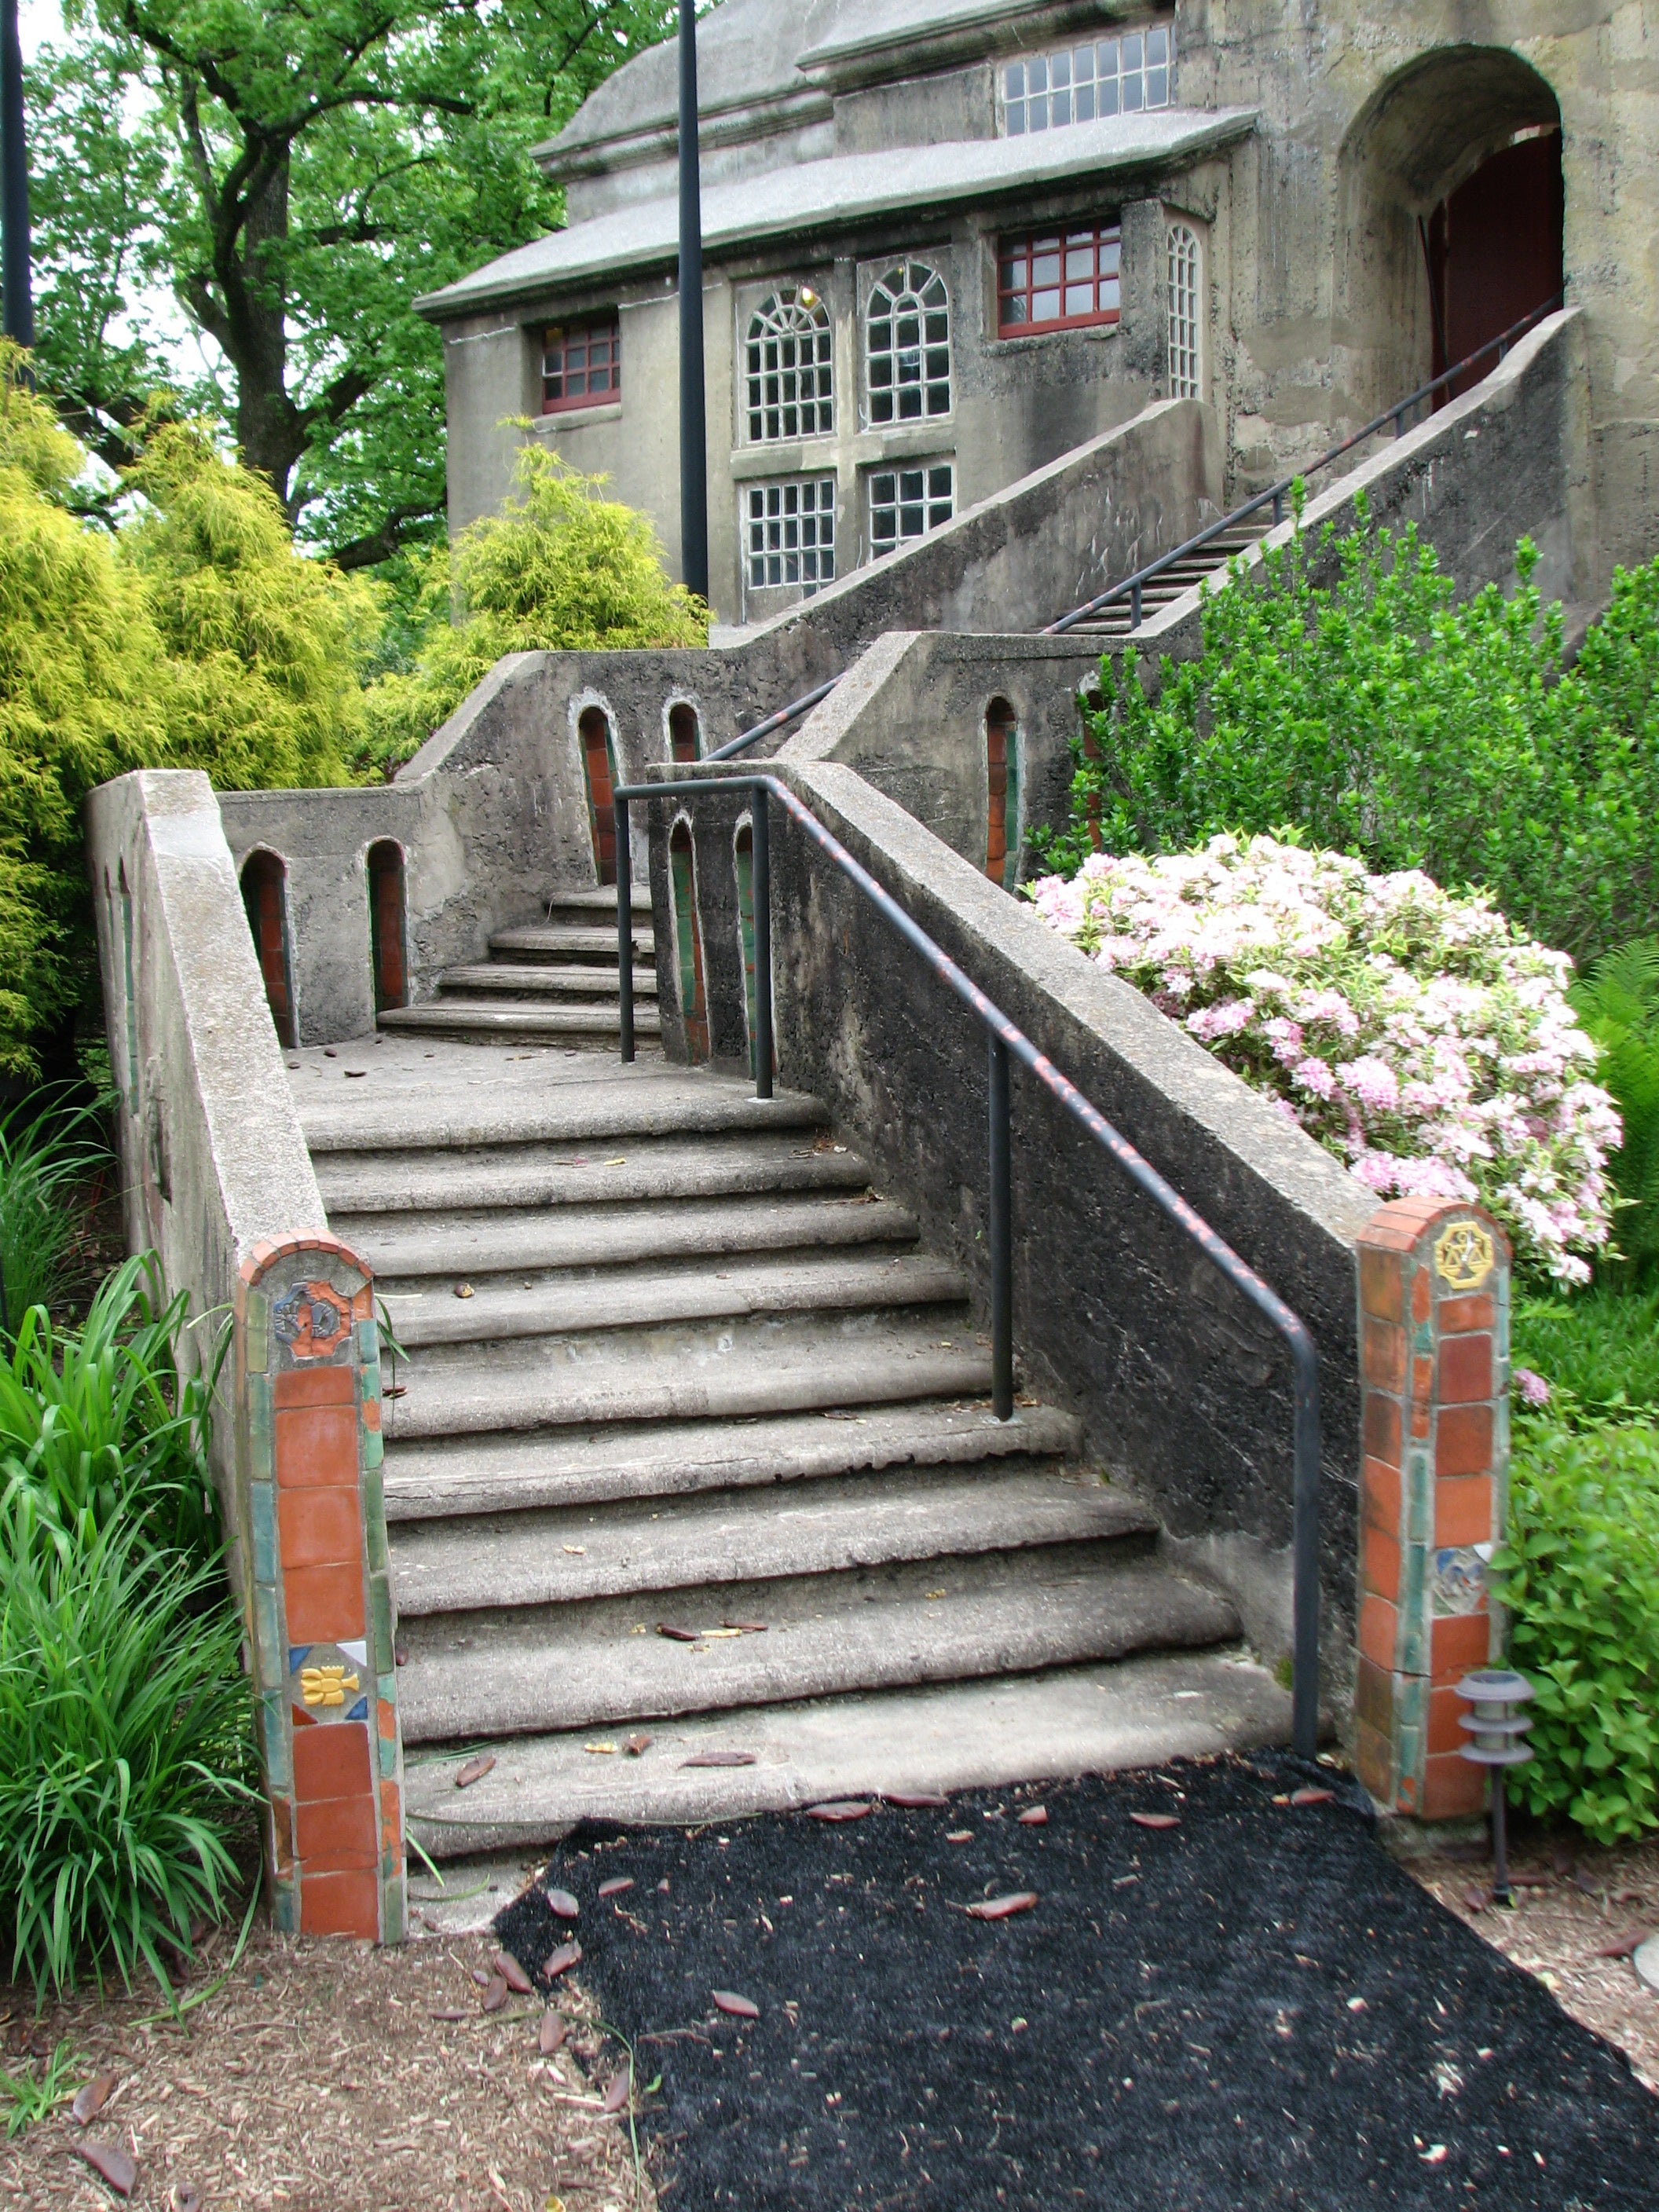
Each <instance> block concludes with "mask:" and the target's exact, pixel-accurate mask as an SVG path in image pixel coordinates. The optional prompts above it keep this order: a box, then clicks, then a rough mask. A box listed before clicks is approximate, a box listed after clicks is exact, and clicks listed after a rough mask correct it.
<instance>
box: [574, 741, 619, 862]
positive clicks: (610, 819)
mask: <svg viewBox="0 0 1659 2212" xmlns="http://www.w3.org/2000/svg"><path fill="white" fill-rule="evenodd" d="M576 734H577V737H578V738H580V743H581V750H582V775H583V778H584V780H585V781H586V787H587V826H588V830H589V834H590V835H591V836H592V840H593V868H594V872H595V874H596V875H597V876H598V878H599V881H600V882H601V883H602V884H614V883H615V882H616V880H617V806H616V801H615V799H613V798H612V797H611V793H613V792H614V791H615V789H616V787H617V740H616V733H615V732H614V731H613V730H612V729H611V717H610V715H609V714H606V713H605V709H604V708H603V707H584V708H582V711H581V714H580V719H579V720H578V721H577V724H576Z"/></svg>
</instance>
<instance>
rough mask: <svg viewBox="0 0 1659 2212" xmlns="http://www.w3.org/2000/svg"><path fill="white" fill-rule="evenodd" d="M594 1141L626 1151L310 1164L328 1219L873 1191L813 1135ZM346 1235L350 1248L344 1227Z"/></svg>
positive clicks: (362, 1158) (856, 1164) (347, 1156)
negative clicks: (619, 1153) (617, 1145)
mask: <svg viewBox="0 0 1659 2212" xmlns="http://www.w3.org/2000/svg"><path fill="white" fill-rule="evenodd" d="M590 1142H592V1140H590ZM598 1142H599V1143H600V1144H609V1143H611V1142H620V1143H624V1144H626V1145H627V1146H628V1150H627V1152H626V1153H625V1154H624V1155H622V1156H620V1157H612V1158H608V1159H607V1158H603V1157H601V1156H600V1154H599V1152H598V1150H597V1149H593V1150H591V1151H590V1150H578V1149H577V1147H576V1146H574V1145H569V1146H558V1145H536V1144H529V1145H517V1146H501V1147H500V1148H495V1149H492V1148H489V1147H487V1146H473V1147H471V1148H470V1149H469V1150H468V1151H467V1152H465V1153H460V1154H458V1153H456V1152H380V1153H376V1152H368V1153H362V1152H359V1153H346V1152H332V1153H331V1152H321V1153H319V1155H318V1157H317V1158H316V1160H315V1163H314V1164H315V1166H316V1170H317V1181H318V1183H319V1187H320V1188H321V1190H322V1194H323V1203H324V1205H325V1206H326V1207H327V1208H328V1216H329V1219H330V1220H331V1221H333V1220H335V1219H336V1218H337V1217H338V1218H340V1219H342V1220H345V1219H350V1218H356V1217H357V1216H360V1215H369V1214H388V1213H427V1212H439V1211H441V1210H443V1211H448V1210H452V1209H453V1211H454V1212H455V1214H456V1216H457V1218H466V1215H467V1213H468V1212H470V1211H471V1210H473V1209H478V1210H482V1209H484V1208H492V1207H500V1208H501V1209H503V1210H504V1211H512V1210H515V1209H518V1208H520V1207H532V1206H533V1207H536V1208H538V1209H539V1208H543V1207H556V1206H571V1207H573V1208H574V1209H576V1210H577V1211H578V1212H580V1213H581V1214H582V1215H583V1216H584V1217H585V1218H592V1215H591V1214H590V1212H589V1210H590V1209H591V1208H601V1207H602V1208H604V1209H605V1210H606V1212H607V1214H609V1213H610V1211H611V1209H614V1208H618V1207H626V1206H635V1205H640V1206H649V1205H657V1204H664V1203H665V1202H667V1201H671V1200H690V1199H700V1200H705V1201H708V1202H709V1203H710V1204H712V1202H713V1201H714V1200H716V1199H719V1198H721V1197H730V1198H732V1199H733V1200H737V1199H740V1198H749V1197H754V1198H759V1197H763V1196H766V1197H771V1196H776V1197H778V1198H780V1199H781V1198H783V1197H786V1196H789V1195H791V1194H794V1195H799V1196H803V1197H804V1196H805V1195H807V1194H819V1193H832V1192H851V1191H863V1190H865V1189H866V1188H867V1187H868V1183H869V1170H868V1169H867V1168H866V1166H865V1164H864V1163H863V1161H862V1160H861V1159H860V1158H859V1156H858V1154H857V1153H856V1152H851V1151H849V1150H848V1148H847V1147H846V1146H835V1145H833V1144H831V1143H829V1142H828V1141H826V1140H825V1139H823V1138H822V1137H817V1138H815V1136H814V1133H813V1131H812V1130H811V1128H807V1129H805V1130H804V1131H803V1130H798V1129H790V1130H785V1131H782V1132H781V1133H779V1134H777V1135H775V1136H772V1135H761V1136H747V1135H744V1134H741V1133H738V1134H733V1135H729V1136H722V1135H715V1136H712V1137H706V1138H684V1139H682V1138H678V1137H647V1138H641V1137H638V1136H630V1135H629V1133H627V1132H608V1133H604V1134H602V1135H601V1136H600V1138H599V1140H598ZM623 1218H624V1219H625V1218H626V1217H625V1216H624V1217H623ZM619 1226H620V1223H619ZM664 1226H665V1229H666V1227H667V1221H666V1219H665V1223H664ZM388 1233H389V1231H388ZM339 1234H340V1235H341V1236H343V1237H346V1241H347V1242H348V1243H349V1242H350V1241H351V1240H350V1237H349V1235H348V1232H347V1231H345V1230H344V1229H342V1230H340V1231H339Z"/></svg>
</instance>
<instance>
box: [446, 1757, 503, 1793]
mask: <svg viewBox="0 0 1659 2212" xmlns="http://www.w3.org/2000/svg"><path fill="white" fill-rule="evenodd" d="M494 1765H495V1755H494V1753H490V1752H488V1751H481V1752H480V1753H478V1754H477V1758H475V1759H468V1760H467V1762H466V1764H465V1766H464V1767H462V1769H461V1771H460V1772H459V1774H458V1775H457V1776H456V1777H455V1787H456V1788H457V1789H458V1790H470V1789H471V1787H472V1784H474V1783H475V1782H482V1781H483V1778H484V1777H485V1775H486V1774H488V1773H489V1770H490V1769H491V1767H492V1766H494Z"/></svg>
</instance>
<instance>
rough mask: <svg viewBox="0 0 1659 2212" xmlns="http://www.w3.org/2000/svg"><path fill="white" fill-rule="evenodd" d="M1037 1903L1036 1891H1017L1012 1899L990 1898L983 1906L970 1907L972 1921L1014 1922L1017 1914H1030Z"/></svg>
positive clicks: (969, 1915) (969, 1912)
mask: <svg viewBox="0 0 1659 2212" xmlns="http://www.w3.org/2000/svg"><path fill="white" fill-rule="evenodd" d="M1036 1901H1037V1893H1036V1890H1034V1889H1017V1890H1016V1891H1015V1892H1014V1893H1013V1895H1012V1897H992V1898H987V1899H986V1901H985V1903H984V1904H983V1905H969V1907H968V1917H969V1919H970V1920H1012V1918H1013V1917H1014V1915H1015V1913H1017V1912H1030V1911H1031V1909H1032V1907H1033V1906H1034V1905H1036Z"/></svg>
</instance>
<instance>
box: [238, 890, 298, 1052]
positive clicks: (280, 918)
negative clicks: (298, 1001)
mask: <svg viewBox="0 0 1659 2212" xmlns="http://www.w3.org/2000/svg"><path fill="white" fill-rule="evenodd" d="M242 904H243V906H244V907H245V908H246V911H247V926H248V927H249V928H250V929H251V930H252V933H253V950H254V953H255V956H256V957H257V958H258V963H259V973H260V975H261V976H262V977H263V978H264V987H265V1004H266V1005H267V1006H269V1007H270V1018H271V1020H272V1021H273V1022H274V1023H275V1024H276V1041H277V1042H278V1043H279V1044H281V1045H283V1046H284V1047H286V1048H287V1049H288V1050H289V1051H292V1050H293V1048H294V984H293V978H292V976H291V975H290V972H289V957H288V871H287V870H286V869H285V868H284V867H283V864H282V862H281V860H278V859H277V857H276V854H275V853H250V854H248V856H247V859H246V860H245V861H244V862H243V864H242Z"/></svg>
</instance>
